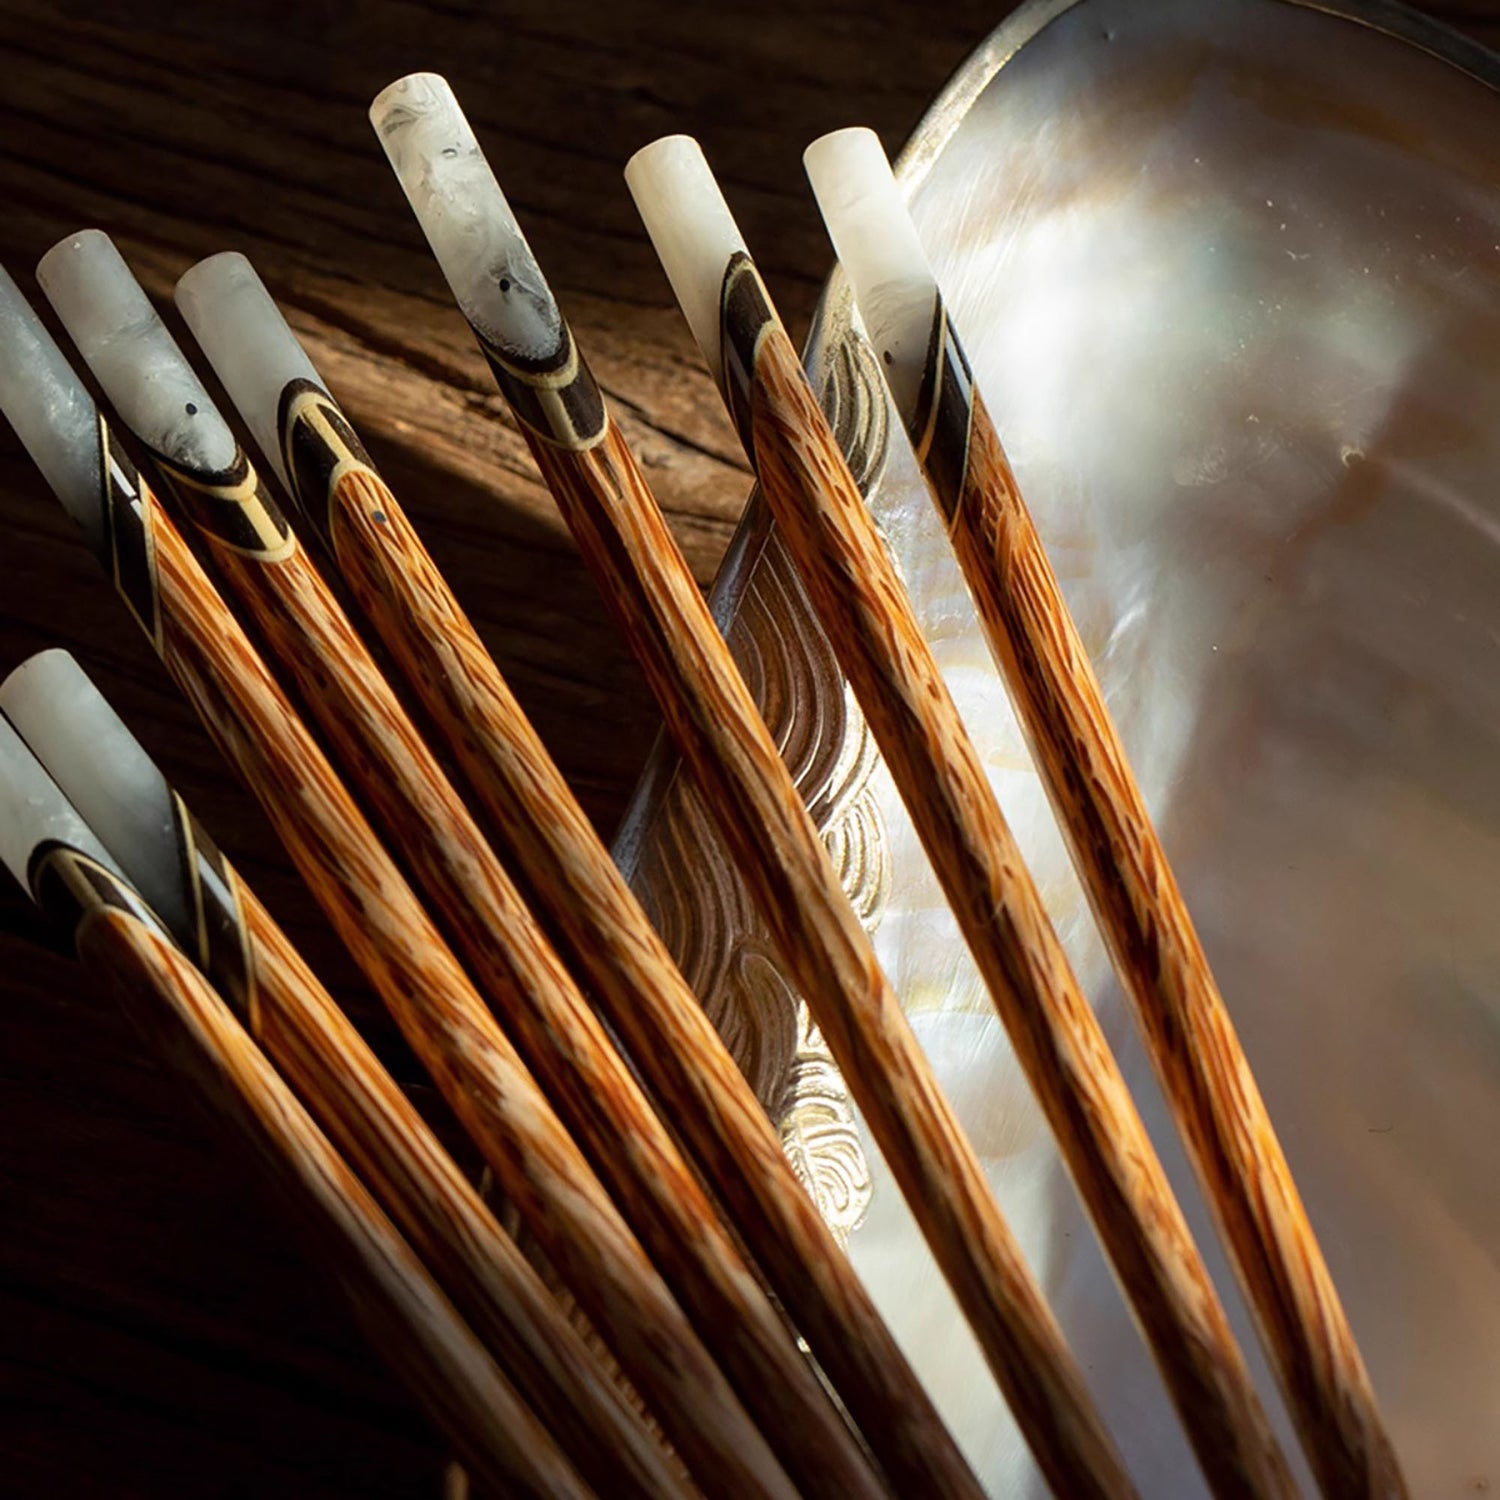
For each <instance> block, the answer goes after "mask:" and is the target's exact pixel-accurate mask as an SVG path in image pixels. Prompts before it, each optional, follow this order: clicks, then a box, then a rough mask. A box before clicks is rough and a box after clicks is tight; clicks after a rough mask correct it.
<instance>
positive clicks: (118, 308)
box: [36, 229, 239, 474]
mask: <svg viewBox="0 0 1500 1500" xmlns="http://www.w3.org/2000/svg"><path fill="white" fill-rule="evenodd" d="M36 275H37V280H38V281H39V282H41V284H42V290H43V291H44V292H46V294H47V299H48V301H50V302H51V303H52V306H53V307H54V308H55V309H56V310H57V315H58V317H59V318H61V319H62V322H63V327H64V328H66V329H67V330H68V336H69V337H70V338H71V339H72V340H73V342H74V343H75V344H77V346H78V352H79V353H80V354H82V355H83V357H84V359H85V361H86V362H87V363H88V367H89V369H90V370H92V371H93V372H94V376H95V378H96V379H97V380H98V382H99V384H100V385H101V386H103V388H104V393H105V395H106V396H108V398H109V400H110V404H111V405H112V406H113V407H114V408H115V410H116V411H117V412H119V414H120V420H121V421H123V422H124V423H125V425H126V426H127V427H129V428H130V430H131V431H132V432H134V433H135V435H136V436H137V437H138V438H140V440H141V441H142V442H143V443H145V444H146V445H147V446H148V447H149V448H151V450H152V451H153V452H155V453H158V454H160V455H161V456H162V457H163V458H165V459H167V460H168V461H169V462H171V463H173V464H177V465H178V466H180V467H181V468H184V469H190V470H194V471H198V472H207V473H215V474H216V473H222V472H223V471H225V470H226V469H229V468H231V467H232V466H233V464H234V462H235V458H236V456H237V454H238V452H239V444H238V443H237V442H236V441H235V437H234V434H233V433H232V432H231V431H230V430H229V427H228V426H227V424H226V423H225V421H224V419H223V417H221V416H220V415H219V412H218V410H217V409H216V408H215V406H214V404H213V402H212V401H211V400H210V399H209V395H208V392H207V391H206V390H205V389H204V388H203V382H202V381H201V380H199V379H198V377H197V375H196V374H195V373H194V372H193V367H192V366H191V365H190V364H189V363H188V362H187V360H186V358H184V356H183V353H182V350H181V349H179V348H178V347H177V343H176V341H175V340H174V339H173V337H172V335H171V334H170V333H168V332H167V326H166V324H165V323H163V322H162V320H161V318H160V317H159V316H158V315H157V312H156V309H155V308H154V307H152V305H151V300H150V298H148V297H147V296H146V294H145V292H144V291H142V290H141V287H140V284H139V283H138V282H137V281H136V279H135V277H134V276H133V275H131V272H130V267H129V266H127V265H126V264H125V260H124V257H123V256H122V255H121V254H120V252H119V251H118V250H117V249H116V248H115V245H114V242H113V241H112V240H111V239H110V238H109V236H108V235H107V234H104V233H102V232H101V231H100V230H97V229H85V230H81V231H80V232H79V233H77V234H70V235H69V236H68V237H67V238H66V239H64V240H59V241H58V243H57V244H56V245H54V246H53V247H52V248H51V249H50V250H49V251H48V252H47V253H46V255H44V256H43V257H42V259H41V262H40V264H39V265H38V266H37V268H36Z"/></svg>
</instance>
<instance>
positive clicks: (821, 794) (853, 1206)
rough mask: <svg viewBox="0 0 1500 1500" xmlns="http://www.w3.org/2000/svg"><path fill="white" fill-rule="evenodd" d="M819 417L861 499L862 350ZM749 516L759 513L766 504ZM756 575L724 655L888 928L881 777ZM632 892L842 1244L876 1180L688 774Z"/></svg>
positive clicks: (790, 606)
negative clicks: (824, 416)
mask: <svg viewBox="0 0 1500 1500" xmlns="http://www.w3.org/2000/svg"><path fill="white" fill-rule="evenodd" d="M826 364H827V369H828V379H827V384H826V386H825V388H824V392H823V404H824V407H825V409H826V410H827V411H828V414H829V417H830V420H831V421H832V422H833V425H834V431H835V433H836V434H837V435H838V438H839V442H840V445H841V446H842V447H843V449H844V452H845V454H846V456H847V457H848V458H849V461H850V466H851V468H852V469H853V471H854V475H855V478H856V479H857V480H858V481H859V483H860V487H861V489H862V490H865V491H868V490H869V489H870V488H871V487H873V486H874V485H875V484H876V483H877V482H878V480H879V477H880V474H881V472H882V471H883V469H884V466H885V454H886V442H887V437H888V425H887V407H886V397H885V389H884V385H883V383H882V382H881V379H880V374H879V371H878V370H877V369H876V368H875V366H874V363H873V358H872V356H871V354H870V351H869V349H868V347H867V346H866V345H865V344H864V342H863V341H862V340H861V341H858V342H855V341H854V340H853V339H851V340H849V341H848V342H846V343H844V344H842V345H840V346H839V347H838V348H836V349H833V350H831V351H829V355H828V358H827V361H826ZM751 503H752V505H754V504H759V503H760V502H759V499H758V497H754V498H752V502H751ZM766 546H767V551H768V553H769V554H772V556H767V557H766V558H765V559H763V565H762V566H760V567H758V568H756V569H755V572H754V575H753V578H752V580H751V582H750V585H749V587H748V588H747V590H746V593H745V596H744V598H743V600H742V601H741V603H740V607H739V610H738V612H737V614H736V615H735V618H734V621H733V623H732V625H731V626H730V628H729V644H730V646H731V648H732V650H733V652H734V657H735V660H736V662H737V663H738V665H739V667H740V670H741V671H742V672H743V673H744V675H745V679H746V681H747V683H748V684H749V686H750V689H751V691H752V693H754V695H755V698H756V701H757V703H758V704H759V705H760V708H761V712H762V713H763V715H764V716H765V719H766V722H767V723H768V724H769V725H770V728H771V732H772V734H773V735H774V736H775V738H776V742H777V745H778V747H779V748H780V750H781V752H782V755H783V757H784V758H785V760H786V762H787V765H788V766H789V767H790V769H791V772H792V776H793V778H794V780H795V781H796V783H797V788H798V790H799V791H800V792H801V793H802V795H803V797H804V799H805V800H806V802H807V805H808V809H809V811H810V812H811V813H812V816H813V820H814V822H815V823H816V824H817V826H818V828H819V830H820V832H821V833H822V835H823V840H824V843H825V845H826V847H827V848H828V851H829V854H830V855H831V856H832V858H833V862H834V866H835V868H836V869H837V870H838V872H839V878H840V881H841V882H842V884H843V887H844V890H845V891H846V892H847V893H848V895H849V898H850V900H851V901H852V902H853V903H854V908H855V910H856V911H857V912H858V913H859V917H860V921H861V922H862V923H863V924H864V926H865V928H866V930H867V931H869V932H872V933H873V932H874V930H875V928H876V927H877V926H878V925H879V922H880V918H881V914H882V911H883V910H884V907H885V904H886V900H887V897H888V894H889V890H890V881H891V869H890V856H889V850H888V847H887V841H886V834H885V827H884V824H883V821H882V818H881V814H880V811H879V807H878V805H877V803H876V800H875V797H874V796H873V794H872V791H871V788H870V777H871V774H872V773H873V771H874V770H875V767H876V766H877V765H878V764H879V758H878V755H877V753H876V750H875V747H874V744H873V741H872V740H871V737H870V733H869V730H868V728H867V727H866V725H865V722H864V719H863V718H862V717H861V715H860V713H859V710H858V708H857V707H856V705H855V703H854V701H853V698H852V695H851V694H850V692H849V689H848V686H847V684H846V683H845V682H844V679H843V675H842V673H841V672H840V671H839V669H838V665H837V663H836V662H835V660H834V657H833V653H832V651H831V649H830V647H829V645H828V642H827V639H826V638H825V637H824V635H823V632H822V630H821V628H820V627H819V626H818V624H817V621H816V619H815V618H814V616H813V612H812V606H811V605H810V604H809V603H808V600H807V598H806V595H805V594H804V593H803V590H802V588H801V585H800V584H799V583H798V582H797V580H796V577H795V574H794V571H793V569H792V567H791V564H790V560H789V559H786V558H784V557H782V558H775V559H774V561H773V556H774V554H775V553H776V552H779V551H781V543H780V542H779V540H778V539H777V538H776V536H775V534H774V532H773V533H772V534H771V536H770V538H769V540H768V541H767V543H766ZM634 883H635V885H636V888H637V890H638V891H639V893H640V894H641V896H642V898H643V899H644V901H645V902H646V905H647V908H648V910H649V911H650V914H651V917H652V919H653V921H654V922H655V923H656V925H657V927H658V929H659V931H660V932H661V934H662V937H663V938H664V939H665V941H666V943H667V946H668V947H669V948H670V949H671V951H672V953H673V955H674V956H675V957H676V959H677V961H678V963H679V965H680V966H681V968H682V971H683V974H684V975H685V976H686V978H687V980H688V982H689V983H690V984H691V985H692V986H693V988H694V990H695V991H696V992H697V993H698V995H699V996H701V997H702V999H703V1003H704V1006H705V1008H706V1009H707V1011H708V1014H709V1016H710V1018H711V1019H712V1020H713V1022H714V1024H715V1026H717V1027H718V1029H719V1031H720V1033H721V1034H722V1036H723V1037H724V1040H725V1043H726V1045H727V1046H728V1047H729V1050H730V1051H731V1053H733V1055H734V1057H735V1059H736V1061H737V1062H738V1063H739V1064H740V1066H741V1068H742V1069H744V1071H745V1074H746V1076H747V1077H748V1078H749V1080H750V1083H751V1086H752V1087H753V1088H754V1089H755V1092H756V1095H757V1097H758V1098H759V1099H760V1101H761V1103H762V1104H763V1105H764V1106H765V1107H766V1110H767V1112H768V1113H769V1114H770V1116H771V1118H772V1120H773V1121H775V1123H776V1125H777V1128H778V1130H779V1131H780V1133H781V1139H782V1145H783V1147H784V1149H785V1151H786V1153H787V1156H788V1158H789V1160H790V1161H791V1163H792V1165H793V1167H794V1169H795V1170H796V1172H797V1174H798V1176H799V1177H800V1178H801V1179H802V1181H803V1182H804V1183H805V1184H806V1185H807V1187H808V1188H809V1190H810V1191H811V1193H812V1195H813V1198H814V1200H815V1201H816V1203H817V1205H818V1208H819V1211H820V1212H821V1213H822V1215H823V1217H824V1219H825V1220H826V1221H827V1223H828V1225H829V1226H830V1228H831V1229H832V1230H833V1231H834V1233H835V1234H836V1235H837V1236H838V1237H839V1239H840V1240H841V1241H844V1242H847V1240H848V1236H849V1235H850V1234H851V1233H852V1232H853V1230H854V1229H855V1228H857V1227H858V1225H859V1223H860V1221H861V1220H862V1219H863V1218H864V1215H865V1212H866V1210H867V1209H868V1207H869V1202H870V1192H871V1178H870V1167H869V1162H868V1161H867V1159H866V1157H865V1152H864V1146H863V1144H862V1142H861V1140H860V1136H859V1130H858V1127H857V1125H856V1123H855V1117H854V1109H853V1105H852V1103H851V1101H850V1097H849V1092H848V1089H847V1087H846V1085H845V1083H844V1079H843V1076H842V1075H841V1074H840V1072H839V1070H838V1067H837V1066H836V1064H835V1063H834V1061H833V1057H832V1055H831V1053H830V1052H829V1050H828V1048H827V1045H826V1044H825V1043H824V1041H823V1038H822V1035H821V1034H820V1033H819V1031H818V1028H817V1026H816V1025H815V1024H814V1023H813V1020H812V1017H811V1015H810V1014H809V1012H808V1008H807V1005H806V1003H805V1002H804V1001H803V1000H802V998H801V996H800V995H798V994H797V993H796V991H795V990H794V989H792V987H791V986H790V985H789V984H788V982H787V980H786V978H785V977H784V975H783V972H782V965H781V963H780V961H779V958H778V956H777V954H776V952H775V949H774V947H773V945H772V943H771V939H770V936H769V934H768V933H767V932H766V931H765V929H764V927H763V926H762V924H761V922H760V920H759V918H758V917H757V916H756V914H755V912H754V910H753V908H752V906H751V903H750V898H749V896H748V895H747V894H746V892H745V890H744V887H743V886H742V884H741V883H740V880H739V877H738V874H737V873H736V871H735V869H734V866H733V864H732V862H731V861H730V859H729V858H728V856H727V854H726V853H725V851H724V849H723V847H722V845H721V843H720V841H719V838H718V834H717V832H716V831H715V829H714V827H713V824H712V820H711V819H710V817H709V816H708V814H707V812H706V810H705V809H704V807H703V804H702V802H701V800H700V798H699V795H698V792H697V790H696V788H695V787H694V786H693V785H692V784H691V781H690V780H689V778H688V777H686V776H684V775H678V776H677V777H676V778H675V779H674V780H673V782H672V784H671V786H670V788H669V789H668V790H667V792H666V794H665V796H664V797H663V799H662V803H661V806H660V808H659V810H658V813H657V816H656V817H655V818H654V819H653V822H652V827H651V830H650V834H649V836H648V837H647V839H646V841H645V848H644V850H643V852H642V857H641V863H640V866H639V868H638V869H637V871H636V873H635V882H634Z"/></svg>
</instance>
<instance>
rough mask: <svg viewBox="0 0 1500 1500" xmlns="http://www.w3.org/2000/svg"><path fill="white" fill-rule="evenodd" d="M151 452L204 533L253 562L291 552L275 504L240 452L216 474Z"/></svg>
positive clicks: (291, 541) (293, 546) (292, 542)
mask: <svg viewBox="0 0 1500 1500" xmlns="http://www.w3.org/2000/svg"><path fill="white" fill-rule="evenodd" d="M151 456H152V457H153V458H154V459H155V460H156V463H157V466H158V467H159V468H160V469H161V471H162V473H163V474H164V475H165V476H166V478H167V481H168V483H169V484H170V485H171V486H172V493H173V494H174V495H176V497H177V499H178V501H179V503H180V504H181V506H182V508H183V510H185V511H186V512H187V515H188V519H189V520H191V521H192V523H193V525H194V526H196V527H197V528H198V530H199V531H201V532H202V533H203V534H204V535H205V536H208V537H211V538H213V540H214V541H216V542H219V543H221V544H222V545H224V546H226V547H229V548H230V549H232V550H233V551H235V552H238V553H240V555H241V556H243V557H252V558H254V559H255V560H256V561H257V562H280V561H281V560H282V558H284V557H290V556H291V555H292V553H294V552H295V551H296V550H297V538H296V536H295V535H293V533H292V528H291V527H290V526H288V525H287V520H286V517H285V516H284V515H282V513H281V507H280V506H278V505H277V504H276V502H275V501H274V500H273V499H272V498H271V496H270V494H269V492H268V491H267V490H266V487H265V485H264V484H262V483H261V479H260V475H259V474H257V473H256V472H255V471H254V469H252V468H251V466H250V460H249V459H248V458H247V457H246V456H245V454H244V453H243V452H239V453H236V455H235V460H234V463H233V464H232V465H231V466H230V467H229V468H227V469H222V470H219V471H218V472H216V473H206V472H198V471H195V470H191V469H184V468H181V467H179V466H178V465H177V464H175V463H173V462H172V460H171V459H169V458H167V457H165V456H164V455H162V454H160V453H153V454H152V455H151Z"/></svg>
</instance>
